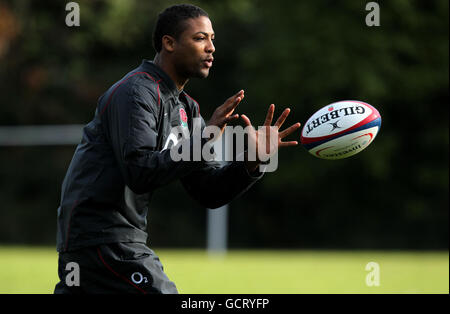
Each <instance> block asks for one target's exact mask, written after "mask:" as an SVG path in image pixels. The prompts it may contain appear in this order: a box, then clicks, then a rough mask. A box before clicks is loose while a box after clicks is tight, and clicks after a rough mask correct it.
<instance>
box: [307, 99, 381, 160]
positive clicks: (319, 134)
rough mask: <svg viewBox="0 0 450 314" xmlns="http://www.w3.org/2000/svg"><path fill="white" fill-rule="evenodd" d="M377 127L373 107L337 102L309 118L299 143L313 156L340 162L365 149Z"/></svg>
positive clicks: (347, 101)
mask: <svg viewBox="0 0 450 314" xmlns="http://www.w3.org/2000/svg"><path fill="white" fill-rule="evenodd" d="M380 126H381V116H380V114H379V112H378V110H377V109H375V108H374V107H373V106H371V105H369V104H367V103H365V102H362V101H356V100H345V101H339V102H335V103H332V104H330V105H328V106H325V107H323V108H322V109H320V110H318V111H317V112H316V113H314V114H313V115H312V116H311V118H309V120H308V121H307V122H306V123H305V124H304V126H303V129H302V134H301V143H302V145H303V146H304V147H305V148H306V149H307V150H308V151H309V152H310V153H311V154H312V155H314V156H315V157H318V158H322V159H332V160H333V159H343V158H347V157H350V156H352V155H355V154H357V153H359V152H360V151H362V150H363V149H365V148H366V147H367V146H369V144H370V143H372V142H373V140H374V139H375V136H376V135H377V133H378V131H379V130H380Z"/></svg>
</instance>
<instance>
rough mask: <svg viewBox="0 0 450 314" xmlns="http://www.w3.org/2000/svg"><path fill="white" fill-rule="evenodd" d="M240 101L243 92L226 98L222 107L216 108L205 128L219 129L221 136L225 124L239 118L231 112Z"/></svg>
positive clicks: (242, 97)
mask: <svg viewBox="0 0 450 314" xmlns="http://www.w3.org/2000/svg"><path fill="white" fill-rule="evenodd" d="M242 99H244V91H243V90H241V91H239V92H238V93H237V94H235V95H233V96H231V97H230V98H228V99H227V100H226V101H225V102H224V104H223V105H221V106H219V107H217V109H216V110H215V111H214V113H213V115H212V116H211V119H209V121H208V123H207V126H216V127H218V128H219V129H220V135H222V133H223V131H224V130H225V127H226V126H227V123H229V122H231V121H233V120H236V119H238V118H239V114H233V112H234V109H236V107H237V106H238V105H239V103H240V102H241V101H242Z"/></svg>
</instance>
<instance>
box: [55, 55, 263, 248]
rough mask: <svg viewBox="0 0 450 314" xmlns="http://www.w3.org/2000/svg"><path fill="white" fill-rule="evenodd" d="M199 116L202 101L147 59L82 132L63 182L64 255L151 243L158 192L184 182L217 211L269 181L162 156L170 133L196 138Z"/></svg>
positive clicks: (239, 165)
mask: <svg viewBox="0 0 450 314" xmlns="http://www.w3.org/2000/svg"><path fill="white" fill-rule="evenodd" d="M195 117H198V118H201V116H200V109H199V106H198V104H197V102H196V101H195V100H193V99H192V98H191V97H190V96H189V95H187V94H186V93H185V92H184V91H181V92H180V91H179V90H178V89H177V88H176V86H175V84H174V82H173V81H172V80H171V79H170V77H169V76H168V75H167V74H166V73H165V72H164V71H163V70H162V69H161V68H159V67H158V66H157V65H155V64H154V63H153V62H152V61H148V60H144V61H143V62H142V64H141V65H140V66H139V67H137V68H136V69H134V70H133V71H131V72H129V73H128V74H126V75H125V76H124V77H123V78H122V79H121V80H119V81H118V82H116V83H115V84H114V85H113V86H111V87H110V88H109V89H108V90H107V91H106V93H105V94H103V95H102V96H101V97H100V98H99V101H98V104H97V108H96V111H95V116H94V118H93V120H92V121H91V122H89V123H88V124H87V125H86V126H85V127H84V128H83V135H82V139H81V142H80V144H78V146H77V148H76V150H75V153H74V156H73V158H72V161H71V163H70V165H69V168H68V170H67V173H66V176H65V178H64V181H63V183H62V189H61V203H60V206H59V208H58V218H57V250H58V252H65V251H71V250H75V249H79V248H83V247H87V246H94V245H99V244H104V243H116V242H140V243H146V242H147V232H146V229H147V213H148V210H149V203H150V200H151V196H152V193H153V191H154V190H156V189H157V188H159V187H161V186H163V185H165V184H167V183H169V182H171V181H174V180H181V182H182V184H183V186H184V188H185V189H186V190H187V192H188V193H189V195H190V196H192V197H193V198H194V199H195V200H197V201H198V202H199V203H200V204H201V205H202V206H204V207H206V208H217V207H220V206H223V205H225V204H227V203H229V202H230V201H231V200H233V199H234V198H236V197H238V196H239V195H241V194H242V193H244V192H245V191H246V190H248V189H249V188H250V186H251V185H252V184H253V183H255V182H256V181H257V180H258V179H259V178H261V177H262V173H260V172H256V173H252V174H250V173H248V171H247V169H246V168H245V165H244V162H242V161H241V162H239V161H233V162H228V163H219V162H216V161H205V160H203V161H174V160H172V158H171V157H170V149H163V148H167V146H168V145H167V142H170V140H169V141H167V139H168V137H169V135H170V132H171V129H172V128H173V127H177V126H182V127H187V128H189V132H190V134H192V120H193V118H195ZM186 118H187V121H186ZM201 126H202V128H204V126H205V122H204V120H203V119H201ZM166 141H167V142H166ZM204 141H205V140H204ZM204 141H203V142H202V143H204ZM169 148H170V145H169ZM167 215H170V211H168V212H167Z"/></svg>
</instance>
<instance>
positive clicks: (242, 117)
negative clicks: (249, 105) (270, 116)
mask: <svg viewBox="0 0 450 314" xmlns="http://www.w3.org/2000/svg"><path fill="white" fill-rule="evenodd" d="M241 119H242V120H243V121H244V123H245V125H246V126H252V123H251V122H250V119H249V118H248V117H247V116H246V115H245V114H241Z"/></svg>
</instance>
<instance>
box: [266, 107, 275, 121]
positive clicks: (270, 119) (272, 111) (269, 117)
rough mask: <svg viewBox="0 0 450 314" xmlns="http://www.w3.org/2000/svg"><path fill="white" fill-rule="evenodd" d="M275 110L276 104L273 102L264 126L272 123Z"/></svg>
mask: <svg viewBox="0 0 450 314" xmlns="http://www.w3.org/2000/svg"><path fill="white" fill-rule="evenodd" d="M274 112H275V105H274V104H271V105H270V106H269V110H267V115H266V120H265V121H264V126H269V125H271V124H272V119H273V113H274Z"/></svg>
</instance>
